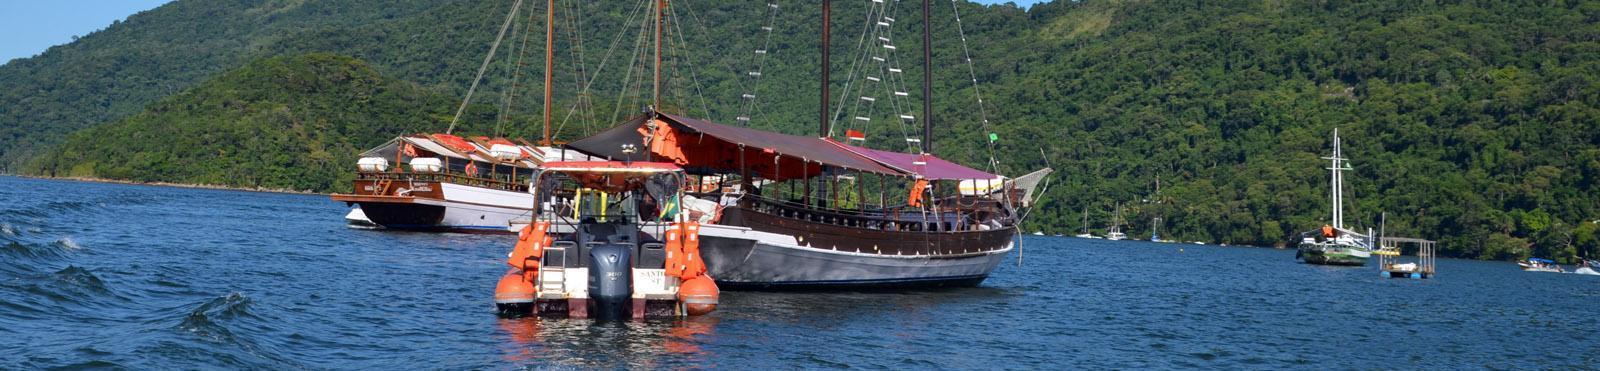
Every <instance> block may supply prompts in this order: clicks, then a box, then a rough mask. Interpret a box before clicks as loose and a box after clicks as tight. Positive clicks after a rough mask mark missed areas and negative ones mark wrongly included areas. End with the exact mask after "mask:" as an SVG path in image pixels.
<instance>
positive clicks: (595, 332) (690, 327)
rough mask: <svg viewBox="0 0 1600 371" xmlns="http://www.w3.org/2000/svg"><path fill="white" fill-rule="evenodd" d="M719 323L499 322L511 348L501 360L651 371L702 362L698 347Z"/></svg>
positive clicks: (688, 320)
mask: <svg viewBox="0 0 1600 371" xmlns="http://www.w3.org/2000/svg"><path fill="white" fill-rule="evenodd" d="M719 321H720V320H719V319H718V318H717V317H714V316H713V317H691V318H686V319H680V320H661V321H613V322H594V321H587V320H578V319H565V318H540V317H522V318H500V319H499V326H500V330H501V332H502V333H503V335H501V336H504V337H505V340H506V341H502V342H501V343H503V344H507V345H509V347H508V348H506V349H504V351H505V361H506V362H510V363H513V364H528V363H536V364H554V365H563V366H577V367H584V366H615V365H627V367H629V368H634V367H644V368H655V367H660V366H663V365H662V364H661V363H662V362H661V361H662V360H664V359H672V360H673V362H682V361H684V357H685V356H687V357H689V358H690V360H704V359H707V357H706V356H707V355H706V354H705V353H704V350H703V349H701V347H700V345H701V344H704V343H708V342H709V340H708V339H707V338H708V337H709V336H711V335H712V334H713V332H714V330H715V329H716V327H717V324H718V322H719Z"/></svg>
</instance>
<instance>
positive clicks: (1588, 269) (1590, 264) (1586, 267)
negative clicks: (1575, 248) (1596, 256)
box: [1572, 259, 1600, 276]
mask: <svg viewBox="0 0 1600 371" xmlns="http://www.w3.org/2000/svg"><path fill="white" fill-rule="evenodd" d="M1597 266H1600V260H1588V259H1585V260H1584V261H1583V263H1582V264H1581V265H1579V266H1578V269H1574V270H1572V273H1577V274H1584V275H1590V276H1600V272H1597V271H1595V267H1597Z"/></svg>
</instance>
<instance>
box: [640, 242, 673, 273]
mask: <svg viewBox="0 0 1600 371" xmlns="http://www.w3.org/2000/svg"><path fill="white" fill-rule="evenodd" d="M666 247H667V245H664V244H661V243H656V242H650V243H642V244H639V247H638V250H637V252H636V253H635V254H634V255H633V256H635V258H634V260H633V267H634V268H641V269H661V268H663V267H666V265H667V249H666Z"/></svg>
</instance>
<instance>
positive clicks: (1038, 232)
mask: <svg viewBox="0 0 1600 371" xmlns="http://www.w3.org/2000/svg"><path fill="white" fill-rule="evenodd" d="M1033 235H1035V236H1043V235H1044V232H1040V231H1033Z"/></svg>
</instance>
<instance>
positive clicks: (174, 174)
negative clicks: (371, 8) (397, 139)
mask: <svg viewBox="0 0 1600 371" xmlns="http://www.w3.org/2000/svg"><path fill="white" fill-rule="evenodd" d="M453 100H454V99H453V98H452V97H448V96H444V95H440V94H437V93H433V92H429V91H426V90H423V89H421V88H420V87H418V86H416V85H415V84H412V83H409V82H404V81H396V80H392V79H386V78H384V77H383V76H381V75H379V74H378V73H377V72H376V71H374V70H373V69H372V68H371V67H369V66H367V65H366V63H364V62H361V61H359V60H356V59H353V58H349V57H343V56H337V55H331V54H309V55H303V56H291V57H276V58H270V59H264V60H260V61H257V62H255V63H251V64H249V65H247V66H245V67H243V68H239V69H237V70H233V71H229V72H226V73H224V74H223V75H221V76H218V77H216V78H214V79H212V80H210V81H207V82H205V83H203V84H201V85H199V86H197V87H195V88H192V89H189V90H186V91H183V92H180V93H178V94H176V95H173V96H171V97H168V98H166V99H162V100H161V101H160V102H157V103H155V104H152V105H151V106H150V107H149V108H148V109H147V110H145V111H144V112H141V113H138V114H135V115H133V116H130V117H128V118H126V119H123V120H119V121H117V122H113V123H110V124H106V125H101V126H96V127H93V128H89V129H85V130H81V131H78V132H76V133H73V134H72V135H71V136H69V137H68V138H67V139H66V141H65V142H64V143H63V144H61V145H60V146H57V147H55V148H53V149H52V150H51V151H50V152H47V154H46V155H45V156H42V157H40V158H39V159H38V160H36V161H35V162H34V163H33V164H31V165H30V166H31V167H33V168H35V169H39V170H38V171H39V172H40V173H41V174H43V175H51V176H72V177H98V178H109V179H126V180H134V181H146V182H177V183H202V184H217V185H233V186H246V187H263V188H276V189H294V190H317V191H334V190H345V191H348V189H349V187H350V181H351V180H352V179H353V178H354V174H352V173H351V172H350V169H349V168H350V164H353V163H355V160H356V157H357V154H358V153H359V152H361V151H362V150H365V149H367V148H370V147H372V146H375V145H377V144H379V143H381V142H382V141H384V140H388V138H391V137H392V135H394V134H395V133H404V132H417V131H422V130H428V129H430V128H429V126H433V125H431V124H430V123H437V122H440V120H448V118H449V116H448V115H449V114H450V113H451V112H450V111H449V110H448V108H447V107H448V106H449V105H450V102H451V101H453Z"/></svg>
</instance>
